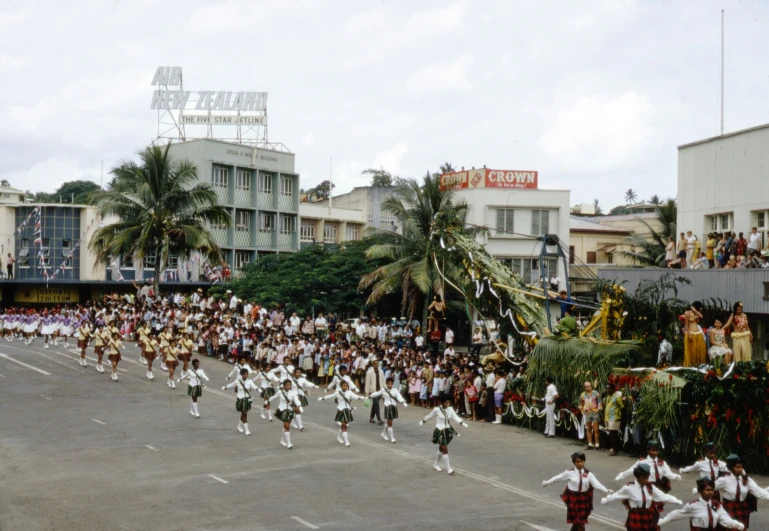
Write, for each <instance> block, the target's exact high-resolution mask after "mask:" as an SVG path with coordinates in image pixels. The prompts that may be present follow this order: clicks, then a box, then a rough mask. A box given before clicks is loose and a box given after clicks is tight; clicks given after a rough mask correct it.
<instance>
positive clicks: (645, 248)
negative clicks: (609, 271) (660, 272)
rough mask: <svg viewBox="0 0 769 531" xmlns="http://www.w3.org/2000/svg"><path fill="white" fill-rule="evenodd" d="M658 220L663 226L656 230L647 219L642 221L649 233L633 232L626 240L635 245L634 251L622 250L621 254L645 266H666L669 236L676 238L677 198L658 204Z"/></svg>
mask: <svg viewBox="0 0 769 531" xmlns="http://www.w3.org/2000/svg"><path fill="white" fill-rule="evenodd" d="M656 210H657V221H658V222H659V224H660V226H661V228H660V230H656V229H655V228H654V227H652V226H651V225H650V224H648V223H647V222H646V220H643V219H642V220H641V222H642V223H643V224H644V225H645V226H646V227H647V228H648V229H649V232H648V234H633V235H632V236H628V237H627V238H625V241H626V242H627V243H629V244H631V245H632V246H633V247H634V249H635V250H634V251H633V252H630V251H621V254H622V255H623V256H625V257H627V258H631V259H633V261H634V262H635V263H637V264H639V265H642V266H645V267H665V265H666V263H665V247H666V246H667V244H668V241H669V238H673V241H674V242H675V240H676V217H677V216H678V207H677V206H676V201H675V199H668V200H667V201H666V202H665V203H663V204H660V205H657V208H656Z"/></svg>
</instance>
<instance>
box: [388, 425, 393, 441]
mask: <svg viewBox="0 0 769 531" xmlns="http://www.w3.org/2000/svg"><path fill="white" fill-rule="evenodd" d="M387 433H388V435H390V440H391V441H394V440H395V434H394V433H393V429H392V428H387Z"/></svg>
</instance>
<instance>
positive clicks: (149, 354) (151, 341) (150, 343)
mask: <svg viewBox="0 0 769 531" xmlns="http://www.w3.org/2000/svg"><path fill="white" fill-rule="evenodd" d="M143 347H144V360H145V361H146V362H147V379H149V380H154V379H155V375H154V374H152V363H153V362H154V361H155V356H156V355H157V354H156V351H157V349H158V341H157V339H155V338H154V337H152V336H151V335H150V334H147V338H146V340H145V341H144V343H143Z"/></svg>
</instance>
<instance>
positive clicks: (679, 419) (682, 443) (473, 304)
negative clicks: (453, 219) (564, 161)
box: [431, 217, 769, 472]
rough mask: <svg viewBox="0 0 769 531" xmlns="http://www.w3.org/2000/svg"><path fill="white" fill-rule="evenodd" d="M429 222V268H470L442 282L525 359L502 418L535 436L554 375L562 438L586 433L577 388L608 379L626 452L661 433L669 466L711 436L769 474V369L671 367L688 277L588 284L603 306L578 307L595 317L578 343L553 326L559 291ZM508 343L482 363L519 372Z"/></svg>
mask: <svg viewBox="0 0 769 531" xmlns="http://www.w3.org/2000/svg"><path fill="white" fill-rule="evenodd" d="M435 221H436V223H435V227H436V230H435V231H434V233H433V234H434V237H435V238H437V239H439V240H440V241H439V243H440V248H439V249H440V250H439V251H438V252H436V254H435V255H434V256H432V257H431V259H432V260H435V263H436V266H438V264H440V263H443V264H445V263H447V262H451V263H452V264H453V266H454V267H457V266H461V267H462V269H463V270H464V272H465V273H466V277H465V278H466V280H465V281H464V282H462V283H457V282H451V281H449V279H448V278H446V276H445V275H443V280H444V282H445V283H446V285H447V286H448V288H451V289H453V290H455V291H457V292H458V293H460V294H461V295H462V296H463V297H464V299H465V301H466V303H467V305H468V307H469V308H471V309H472V310H474V311H475V312H477V314H478V315H479V316H480V317H481V319H482V320H483V322H491V321H492V320H493V321H496V322H497V323H499V327H500V330H501V331H502V332H503V337H504V334H508V336H509V337H512V338H513V340H514V341H515V342H516V349H515V350H518V351H521V352H522V353H523V355H524V359H525V363H527V369H526V371H525V373H524V374H523V376H522V377H518V378H514V379H513V380H512V381H510V383H509V384H508V389H507V392H506V395H505V405H504V409H503V411H504V416H503V420H504V421H505V422H507V423H511V424H515V425H518V426H525V427H529V428H532V429H537V430H540V431H541V430H542V428H543V427H544V417H545V408H544V403H543V401H542V399H541V397H542V396H543V395H544V391H545V382H544V379H545V377H546V376H548V375H549V376H552V377H553V378H554V380H555V385H556V387H557V388H558V391H559V396H560V398H559V401H558V404H557V412H556V424H557V426H558V430H559V433H560V434H561V435H568V436H573V437H577V438H580V439H581V438H584V423H583V419H582V414H581V412H580V411H579V396H580V394H581V392H582V389H583V384H584V382H585V381H590V382H592V384H593V388H594V389H597V390H599V391H603V390H604V389H606V386H607V384H609V383H611V384H614V385H615V386H616V388H617V389H618V390H620V391H622V393H623V398H624V405H625V407H624V408H623V424H622V426H623V429H622V435H623V438H624V439H625V443H626V445H632V444H633V439H634V438H635V439H636V441H641V444H642V441H645V440H647V439H649V438H658V439H659V440H660V442H661V444H662V445H663V451H664V454H665V455H666V457H667V459H669V460H671V461H673V462H690V461H692V460H693V459H696V458H698V457H699V456H700V455H701V451H700V446H701V445H702V444H704V443H706V442H709V441H713V442H715V443H716V444H717V447H718V448H719V453H720V454H723V455H722V457H724V456H725V455H727V454H729V453H737V454H739V455H740V456H741V457H742V458H743V461H744V462H745V463H746V465H747V468H748V469H749V470H752V471H754V472H769V363H764V362H763V361H762V362H748V363H734V364H731V365H729V366H718V367H711V366H701V367H697V368H689V367H687V368H684V367H676V366H675V365H676V363H680V353H681V352H682V346H681V344H682V338H681V332H680V325H679V322H678V317H679V316H680V315H681V314H682V313H683V312H684V311H685V310H686V309H687V308H688V306H689V302H686V301H681V300H678V299H677V297H676V296H677V285H678V283H680V282H685V281H684V280H683V279H679V278H675V277H674V276H673V275H672V274H671V275H667V276H663V277H662V278H661V279H660V280H659V281H658V282H656V283H647V284H642V285H640V286H639V287H638V289H637V290H636V292H635V293H633V294H628V293H626V292H625V290H624V288H623V287H622V286H619V285H616V284H612V283H608V282H602V281H599V282H597V283H596V288H595V289H596V291H597V293H599V294H600V297H599V298H600V303H598V304H596V303H593V304H594V307H592V308H590V307H589V305H585V306H588V308H589V311H590V313H591V314H592V316H593V318H592V320H591V321H590V322H589V323H588V324H587V325H586V326H584V327H583V328H582V329H581V330H580V331H579V333H578V334H577V335H576V336H567V335H565V334H563V333H559V331H558V328H557V327H555V326H553V319H552V317H551V315H550V306H551V303H553V302H556V301H554V298H555V297H556V296H557V294H554V293H552V292H549V290H547V288H546V287H544V286H531V285H528V284H527V283H526V282H525V281H524V280H523V279H522V278H521V277H520V275H518V274H517V273H516V272H515V271H513V270H511V269H509V268H507V267H506V266H505V265H504V264H502V263H501V262H500V261H498V260H496V259H495V258H494V257H493V256H490V255H489V254H488V253H487V252H486V251H485V249H484V248H483V246H482V245H481V244H480V243H478V242H477V240H476V239H475V238H473V237H471V236H468V235H466V234H463V233H462V231H458V230H452V225H451V224H450V223H448V224H446V225H444V226H443V227H441V220H440V218H439V217H436V220H435ZM541 241H542V245H541V248H542V257H543V258H544V257H547V256H554V257H557V258H559V259H561V260H563V263H564V270H565V271H568V264H567V263H566V260H565V257H564V253H563V250H562V249H560V247H559V245H558V240H557V237H555V236H552V235H545V236H544V237H542V238H541ZM436 248H438V247H437V246H436ZM543 262H544V260H540V263H543ZM438 269H439V270H440V269H441V268H440V267H438ZM543 273H545V272H544V271H543ZM453 278H456V275H453ZM568 284H569V283H568V274H567V282H566V285H567V286H568ZM448 288H447V289H448ZM567 289H568V288H567ZM569 295H570V294H569ZM575 305H577V306H579V305H580V303H576V302H575ZM711 310H712V312H711V315H710V317H711V319H712V318H715V317H719V318H721V319H725V316H723V312H724V311H725V307H724V305H723V304H721V305H720V306H719V305H718V304H715V305H712V307H711ZM719 312H721V313H719ZM727 315H728V314H727ZM707 317H708V316H707V315H706V319H707ZM663 337H666V338H667V339H668V340H669V341H670V342H671V343H672V344H673V347H674V355H673V358H672V365H673V366H670V367H668V366H667V365H666V364H663V365H662V366H657V351H658V348H659V343H660V340H661V339H662V338H663ZM507 347H508V346H507V345H504V344H501V343H499V344H497V345H496V352H492V354H490V355H489V356H486V358H485V359H484V360H483V362H482V364H483V365H488V364H493V365H494V366H512V367H510V368H513V369H514V367H515V365H517V362H516V360H515V359H513V358H511V357H510V352H511V351H512V350H513V349H509V348H507ZM513 372H515V371H513ZM634 435H635V437H634ZM635 450H636V451H644V449H643V448H636V449H635Z"/></svg>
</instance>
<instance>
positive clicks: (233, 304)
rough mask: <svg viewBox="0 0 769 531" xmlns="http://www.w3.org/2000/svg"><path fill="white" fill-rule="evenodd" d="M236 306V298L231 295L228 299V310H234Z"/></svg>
mask: <svg viewBox="0 0 769 531" xmlns="http://www.w3.org/2000/svg"><path fill="white" fill-rule="evenodd" d="M237 306H238V298H237V297H236V296H235V295H233V296H232V298H231V299H230V310H234V309H235V308H236V307H237Z"/></svg>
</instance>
